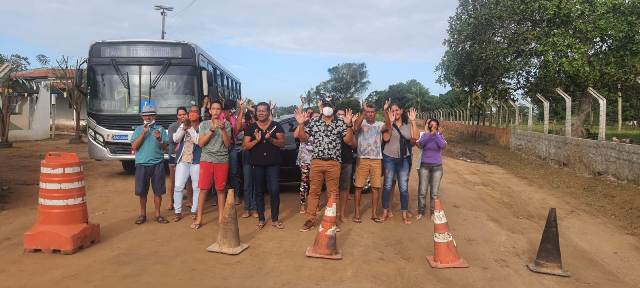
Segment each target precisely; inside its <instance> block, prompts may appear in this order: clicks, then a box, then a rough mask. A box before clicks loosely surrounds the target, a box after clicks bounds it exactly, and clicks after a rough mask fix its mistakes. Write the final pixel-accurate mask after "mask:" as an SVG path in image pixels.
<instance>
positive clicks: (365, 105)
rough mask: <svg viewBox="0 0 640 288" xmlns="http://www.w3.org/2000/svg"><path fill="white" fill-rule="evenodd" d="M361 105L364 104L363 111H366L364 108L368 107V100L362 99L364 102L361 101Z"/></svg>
mask: <svg viewBox="0 0 640 288" xmlns="http://www.w3.org/2000/svg"><path fill="white" fill-rule="evenodd" d="M360 105H362V111H364V109H365V108H367V100H366V99H362V102H361V103H360Z"/></svg>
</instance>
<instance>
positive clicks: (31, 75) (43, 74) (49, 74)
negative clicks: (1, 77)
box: [12, 68, 75, 80]
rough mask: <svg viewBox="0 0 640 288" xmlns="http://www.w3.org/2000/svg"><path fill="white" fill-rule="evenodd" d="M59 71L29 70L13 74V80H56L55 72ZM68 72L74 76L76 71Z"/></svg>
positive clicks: (50, 69) (48, 69) (70, 70)
mask: <svg viewBox="0 0 640 288" xmlns="http://www.w3.org/2000/svg"><path fill="white" fill-rule="evenodd" d="M58 70H59V69H52V68H36V69H29V70H24V71H19V72H15V73H13V75H12V78H13V79H16V78H22V79H28V80H32V79H49V78H56V74H55V72H56V71H58ZM68 72H69V73H70V75H72V76H73V75H75V71H74V70H73V69H69V70H68Z"/></svg>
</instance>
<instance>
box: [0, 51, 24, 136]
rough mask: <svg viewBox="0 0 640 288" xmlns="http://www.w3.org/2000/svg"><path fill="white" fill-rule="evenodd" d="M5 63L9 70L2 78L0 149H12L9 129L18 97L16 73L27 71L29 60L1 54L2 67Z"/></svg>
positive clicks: (0, 86)
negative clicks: (16, 93) (14, 77)
mask: <svg viewBox="0 0 640 288" xmlns="http://www.w3.org/2000/svg"><path fill="white" fill-rule="evenodd" d="M5 63H8V64H9V70H8V71H6V73H4V75H0V76H2V78H0V103H1V105H2V106H1V107H0V147H11V143H10V142H9V127H10V126H11V113H12V112H13V109H15V105H16V103H15V101H16V99H17V98H16V97H14V95H12V94H14V91H13V90H14V89H13V85H14V83H13V82H12V79H11V78H12V74H13V73H14V72H18V71H23V70H26V69H27V67H29V58H27V57H24V56H21V55H19V54H12V55H10V56H7V55H3V54H0V67H1V66H2V65H4V64H5Z"/></svg>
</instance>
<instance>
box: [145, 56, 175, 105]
mask: <svg viewBox="0 0 640 288" xmlns="http://www.w3.org/2000/svg"><path fill="white" fill-rule="evenodd" d="M169 66H171V62H170V61H169V60H166V61H164V63H163V64H162V68H160V72H158V75H156V77H155V78H153V81H151V71H149V99H151V89H156V86H158V83H160V80H162V76H164V74H166V73H167V70H169Z"/></svg>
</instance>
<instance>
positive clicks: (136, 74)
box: [89, 64, 197, 114]
mask: <svg viewBox="0 0 640 288" xmlns="http://www.w3.org/2000/svg"><path fill="white" fill-rule="evenodd" d="M115 65H117V67H116V66H115ZM162 67H163V66H162V65H153V66H151V65H127V64H114V65H93V66H90V67H89V87H90V90H89V91H90V97H89V111H90V112H93V113H103V114H137V113H139V112H140V109H141V107H140V106H141V103H143V101H147V100H152V101H153V102H155V104H156V109H157V112H158V114H174V113H175V110H176V108H177V107H180V106H188V105H191V104H192V103H194V104H195V102H196V91H197V90H196V87H197V82H196V72H195V71H196V69H195V68H194V67H193V66H174V65H168V66H167V67H165V70H166V73H164V75H162V72H163V71H162V70H163V69H162ZM116 68H118V70H120V71H119V72H120V73H118V71H117V70H116ZM158 74H160V76H158ZM121 77H122V78H123V79H122V80H121ZM154 80H156V81H157V83H156V85H155V87H152V85H151V83H153V81H154ZM125 84H128V86H129V87H128V89H127V87H126V85H125Z"/></svg>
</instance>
